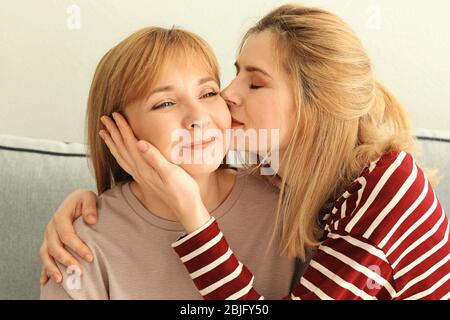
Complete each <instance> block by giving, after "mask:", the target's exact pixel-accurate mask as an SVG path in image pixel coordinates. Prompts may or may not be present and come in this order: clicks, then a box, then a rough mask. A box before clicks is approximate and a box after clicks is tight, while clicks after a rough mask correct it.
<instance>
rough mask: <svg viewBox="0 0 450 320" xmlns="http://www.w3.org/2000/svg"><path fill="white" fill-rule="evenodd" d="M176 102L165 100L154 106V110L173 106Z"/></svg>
mask: <svg viewBox="0 0 450 320" xmlns="http://www.w3.org/2000/svg"><path fill="white" fill-rule="evenodd" d="M174 104H175V103H173V102H170V101H166V102H163V103H161V104H158V105H157V106H154V107H153V108H152V110H157V109H166V108H169V107H171V106H173V105H174Z"/></svg>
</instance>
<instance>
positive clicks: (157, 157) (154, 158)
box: [137, 140, 172, 180]
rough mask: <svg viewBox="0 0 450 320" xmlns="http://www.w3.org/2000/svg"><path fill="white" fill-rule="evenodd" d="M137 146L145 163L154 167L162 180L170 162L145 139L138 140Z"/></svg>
mask: <svg viewBox="0 0 450 320" xmlns="http://www.w3.org/2000/svg"><path fill="white" fill-rule="evenodd" d="M137 148H138V150H139V151H140V152H141V153H142V155H143V157H144V160H145V161H146V162H147V164H148V165H150V166H151V167H152V168H154V169H155V171H156V172H157V173H158V174H159V176H160V177H161V179H163V180H164V177H165V175H166V173H167V172H168V171H169V170H170V166H171V165H172V164H171V163H170V162H169V161H167V159H166V158H165V157H164V156H163V155H162V154H161V152H160V151H159V150H158V149H157V148H156V147H155V146H153V145H152V144H151V143H149V142H147V141H145V140H140V141H139V142H138V143H137Z"/></svg>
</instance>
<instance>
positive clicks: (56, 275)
mask: <svg viewBox="0 0 450 320" xmlns="http://www.w3.org/2000/svg"><path fill="white" fill-rule="evenodd" d="M52 278H53V280H54V281H55V282H57V283H60V282H61V276H60V275H59V274H56V273H55V274H54V275H53V277H52Z"/></svg>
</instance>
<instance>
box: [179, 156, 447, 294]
mask: <svg viewBox="0 0 450 320" xmlns="http://www.w3.org/2000/svg"><path fill="white" fill-rule="evenodd" d="M325 229H326V238H325V240H324V241H323V242H322V243H321V245H320V246H319V248H318V249H317V252H316V253H315V255H314V256H313V258H312V260H311V262H310V264H309V266H308V268H307V269H306V271H305V273H304V274H303V276H302V277H301V279H300V281H299V283H298V284H297V286H296V287H295V289H294V290H293V291H292V293H291V294H290V295H289V296H287V297H284V298H283V299H294V300H296V299H450V261H449V257H450V242H449V223H448V220H447V217H446V215H445V212H444V210H443V209H442V207H441V206H440V204H439V201H438V200H437V198H436V196H435V194H434V192H433V190H432V188H431V185H430V184H429V182H428V180H427V179H426V177H425V176H424V174H423V172H422V170H421V169H420V168H419V167H418V166H417V165H416V164H415V161H414V159H413V158H412V157H411V156H410V155H409V154H407V153H404V152H400V153H394V154H393V153H390V154H389V155H387V156H386V157H383V158H381V161H378V162H376V163H373V164H371V166H370V167H368V168H367V170H365V173H364V174H363V175H362V176H361V177H359V178H358V179H357V180H356V183H354V184H352V186H351V187H349V189H348V190H347V192H346V193H344V194H343V196H342V197H340V198H339V199H338V200H337V201H336V205H335V207H334V208H333V211H332V212H331V213H330V215H329V217H328V219H327V224H326V227H325ZM172 247H173V248H174V249H175V251H176V253H177V254H178V255H179V256H180V258H181V261H182V262H183V263H184V265H185V266H186V268H187V270H188V272H189V274H190V276H191V278H192V279H193V281H194V283H195V285H196V287H197V288H198V290H199V291H200V294H201V295H202V296H203V297H204V298H205V299H214V300H223V299H230V300H233V299H249V300H256V299H263V297H262V296H261V295H260V294H258V292H257V291H256V288H254V287H253V281H254V276H253V275H252V273H251V272H250V270H248V269H247V268H246V267H245V265H243V264H242V263H241V262H239V260H238V259H237V258H236V257H235V255H234V254H233V252H232V250H231V248H230V247H229V246H228V243H227V241H226V239H225V237H224V235H223V234H222V232H221V231H220V228H219V225H218V224H217V221H215V219H214V218H211V220H210V221H209V222H208V223H207V224H205V225H204V226H203V227H202V228H200V229H198V230H196V231H195V232H193V233H191V234H189V235H187V236H186V237H184V238H182V239H180V240H178V241H176V242H175V243H173V244H172Z"/></svg>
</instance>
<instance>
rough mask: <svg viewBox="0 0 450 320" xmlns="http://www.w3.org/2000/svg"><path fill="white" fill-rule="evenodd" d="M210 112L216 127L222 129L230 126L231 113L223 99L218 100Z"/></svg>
mask: <svg viewBox="0 0 450 320" xmlns="http://www.w3.org/2000/svg"><path fill="white" fill-rule="evenodd" d="M212 110H213V111H212V112H211V113H210V116H211V118H212V119H213V121H214V123H215V125H216V126H217V128H218V129H220V130H222V131H224V130H226V129H229V128H231V114H230V110H229V109H228V106H227V104H226V103H225V101H224V100H222V99H221V100H220V102H218V104H217V105H216V106H215V107H214V108H213V109H212Z"/></svg>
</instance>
